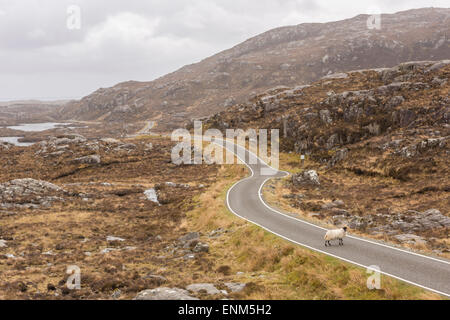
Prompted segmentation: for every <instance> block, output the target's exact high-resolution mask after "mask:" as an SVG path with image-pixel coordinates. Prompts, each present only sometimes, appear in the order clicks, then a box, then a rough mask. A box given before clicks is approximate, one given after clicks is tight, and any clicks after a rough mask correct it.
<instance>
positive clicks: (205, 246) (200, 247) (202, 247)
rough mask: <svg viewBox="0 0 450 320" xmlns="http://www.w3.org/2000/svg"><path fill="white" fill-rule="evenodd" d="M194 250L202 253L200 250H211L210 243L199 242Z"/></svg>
mask: <svg viewBox="0 0 450 320" xmlns="http://www.w3.org/2000/svg"><path fill="white" fill-rule="evenodd" d="M192 251H194V252H196V253H200V252H206V253H208V252H209V245H208V244H206V243H201V242H199V243H197V245H196V246H195V247H194V249H193V250H192Z"/></svg>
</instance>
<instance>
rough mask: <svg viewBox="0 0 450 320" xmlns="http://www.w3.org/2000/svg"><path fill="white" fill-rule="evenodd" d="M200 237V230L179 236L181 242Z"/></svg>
mask: <svg viewBox="0 0 450 320" xmlns="http://www.w3.org/2000/svg"><path fill="white" fill-rule="evenodd" d="M199 238H200V233H198V232H189V233H187V234H185V235H184V236H182V237H180V238H178V241H180V242H186V241H191V240H198V239H199Z"/></svg>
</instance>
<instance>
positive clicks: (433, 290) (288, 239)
mask: <svg viewBox="0 0 450 320" xmlns="http://www.w3.org/2000/svg"><path fill="white" fill-rule="evenodd" d="M216 144H217V143H216ZM247 151H248V150H247ZM233 152H234V150H233ZM249 152H250V151H249ZM235 155H236V157H237V158H238V159H239V160H241V161H242V162H243V163H244V164H245V165H246V166H247V167H248V168H249V169H250V171H251V173H252V174H251V176H249V177H247V178H245V179H242V180H239V181H238V182H236V183H235V184H233V186H232V187H231V188H230V189H228V191H227V206H228V209H229V210H230V211H231V212H232V213H233V214H234V215H236V216H238V217H239V218H241V219H243V220H245V221H247V222H250V223H252V224H254V225H256V226H258V227H260V228H262V229H264V230H266V231H268V232H270V233H272V234H274V235H277V236H279V237H280V238H283V239H285V240H287V241H290V242H292V243H295V244H297V245H300V246H303V247H306V248H308V249H310V250H313V251H316V252H319V253H322V254H325V255H328V256H331V257H333V258H336V259H339V260H342V261H345V262H348V263H351V264H354V265H357V266H359V267H362V268H366V269H367V268H369V267H368V266H365V265H363V264H360V263H358V262H355V261H352V260H349V259H346V258H342V257H339V256H337V255H334V254H331V253H328V252H326V251H322V250H320V249H317V248H314V247H311V246H309V245H307V244H304V243H300V242H298V241H295V240H293V239H290V238H288V237H286V236H283V235H281V234H279V233H277V232H275V231H272V230H270V229H269V228H267V227H264V226H262V225H260V224H258V223H256V222H254V221H251V220H249V219H247V218H245V217H242V216H240V215H239V214H237V213H236V212H235V211H234V210H233V209H232V208H231V206H230V201H229V195H230V192H231V190H233V188H234V187H235V186H236V185H238V184H239V183H241V182H243V181H246V180H248V179H251V178H252V177H253V176H254V171H253V169H252V168H251V167H250V166H249V165H248V164H247V163H246V162H245V161H244V160H242V159H241V158H240V157H239V156H238V155H237V154H236V153H235ZM257 159H259V157H257ZM259 160H260V161H261V162H263V161H262V160H261V159H259ZM266 165H267V164H266ZM272 169H273V168H272ZM276 171H279V170H276ZM284 172H286V171H284ZM270 179H272V178H267V179H266V180H265V181H264V183H263V184H262V185H261V187H260V189H259V191H258V197H259V199H260V201H261V202H262V203H263V204H264V206H266V207H267V208H268V209H270V210H271V211H273V212H275V213H278V214H280V215H283V216H285V217H288V218H290V219H293V220H296V221H298V222H301V223H305V224H308V225H311V226H314V227H317V228H319V229H322V230H327V229H325V228H322V227H320V226H317V225H315V224H312V223H309V222H306V221H303V220H300V219H298V218H294V217H291V216H289V215H286V214H284V213H281V212H279V211H277V210H274V209H272V208H271V207H269V206H268V205H267V204H266V203H265V202H264V200H263V199H262V197H261V192H260V191H261V189H262V187H263V186H264V184H265V183H266V182H267V181H268V180H270ZM349 237H350V238H353V239H357V240H361V241H366V242H369V243H372V244H375V245H380V246H383V247H387V248H389V249H394V250H398V251H402V252H405V253H409V254H413V255H417V256H420V257H423V258H427V259H431V260H435V261H438V262H442V263H446V264H450V263H449V262H447V261H443V260H440V259H436V258H432V257H427V256H424V255H421V254H418V253H415V252H410V251H406V250H402V249H399V248H395V247H391V246H388V245H384V244H380V243H377V242H373V241H370V240H366V239H361V238H358V237H352V236H349ZM380 273H381V274H384V275H386V276H389V277H392V278H395V279H397V280H401V281H403V282H406V283H409V284H412V285H414V286H417V287H419V288H422V289H426V290H429V291H432V292H434V293H437V294H440V295H443V296H446V297H450V294H448V293H444V292H441V291H438V290H435V289H432V288H428V287H426V286H423V285H421V284H418V283H415V282H412V281H409V280H406V279H403V278H400V277H398V276H395V275H393V274H390V273H387V272H384V271H380Z"/></svg>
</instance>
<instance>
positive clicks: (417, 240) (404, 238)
mask: <svg viewBox="0 0 450 320" xmlns="http://www.w3.org/2000/svg"><path fill="white" fill-rule="evenodd" d="M394 238H395V239H397V240H398V241H400V242H402V243H409V244H426V243H427V241H426V240H425V239H424V238H422V237H419V236H417V235H415V234H399V235H396V236H394Z"/></svg>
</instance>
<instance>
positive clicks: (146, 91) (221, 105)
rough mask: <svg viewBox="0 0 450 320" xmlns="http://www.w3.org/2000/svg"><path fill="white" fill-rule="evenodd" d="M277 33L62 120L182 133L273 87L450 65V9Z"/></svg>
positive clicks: (78, 106) (103, 94)
mask: <svg viewBox="0 0 450 320" xmlns="http://www.w3.org/2000/svg"><path fill="white" fill-rule="evenodd" d="M367 17H368V15H358V16H356V17H354V18H350V19H346V20H342V21H336V22H328V23H305V24H299V25H295V26H286V27H279V28H276V29H272V30H269V31H266V32H264V33H262V34H260V35H257V36H255V37H252V38H250V39H248V40H246V41H244V42H242V43H240V44H238V45H236V46H234V47H232V48H230V49H227V50H224V51H222V52H219V53H217V54H215V55H213V56H211V57H208V58H205V59H203V60H202V61H200V62H198V63H194V64H190V65H186V66H184V67H182V68H180V69H178V70H176V71H174V72H171V73H169V74H167V75H165V76H162V77H160V78H158V79H155V80H153V81H150V82H137V81H127V82H123V83H119V84H117V85H116V86H113V87H111V88H106V89H105V88H102V89H99V90H97V91H95V92H94V93H92V94H90V95H88V96H86V97H84V98H82V99H81V100H78V101H73V102H70V103H68V104H67V105H66V106H65V107H64V108H63V109H62V111H61V113H60V115H59V117H60V118H63V119H76V120H101V121H112V122H139V121H146V120H153V121H156V122H157V124H158V126H157V127H156V130H161V131H164V130H167V129H170V128H174V127H180V126H184V125H185V124H186V122H188V121H189V120H191V118H201V117H205V116H209V115H212V114H214V113H217V112H220V111H221V110H223V109H225V108H227V107H229V106H232V105H234V104H236V103H242V102H244V101H246V100H247V99H248V97H249V96H253V95H255V94H257V93H260V92H263V91H265V90H267V89H270V88H272V87H276V86H293V85H299V84H308V83H310V82H312V81H315V80H318V79H320V78H321V77H323V76H325V75H327V74H332V73H335V72H342V71H348V70H354V69H366V68H375V67H392V66H395V65H397V64H399V63H401V62H404V61H411V60H443V59H446V58H449V57H448V52H449V39H448V34H449V31H450V25H449V23H448V19H449V17H450V9H447V8H425V9H413V10H408V11H403V12H399V13H395V14H387V15H386V14H384V15H382V16H381V19H382V20H381V23H382V24H381V30H369V29H368V28H367Z"/></svg>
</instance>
